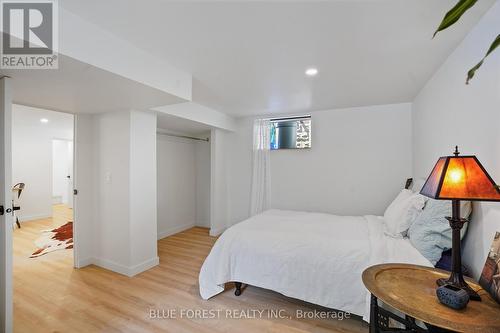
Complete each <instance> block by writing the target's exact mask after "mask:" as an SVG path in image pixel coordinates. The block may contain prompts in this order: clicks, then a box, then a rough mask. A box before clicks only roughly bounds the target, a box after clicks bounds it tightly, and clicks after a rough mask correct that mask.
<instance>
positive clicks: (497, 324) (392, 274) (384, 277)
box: [363, 264, 500, 333]
mask: <svg viewBox="0 0 500 333" xmlns="http://www.w3.org/2000/svg"><path fill="white" fill-rule="evenodd" d="M449 275H450V273H449V272H446V271H443V270H440V269H435V268H430V267H424V266H416V265H408V264H382V265H375V266H372V267H369V268H367V269H366V270H365V271H364V272H363V283H364V284H365V286H366V288H367V289H368V290H369V291H370V292H371V293H372V294H373V295H375V296H376V297H377V298H378V299H380V300H381V301H382V302H384V303H386V304H387V305H390V306H392V307H393V308H395V309H397V310H399V311H401V312H403V313H405V314H407V315H409V316H411V317H413V318H415V319H418V320H421V321H423V322H425V323H428V324H431V325H434V326H437V327H441V328H445V329H448V330H452V331H456V332H468V333H475V332H477V333H490V332H491V333H498V332H500V305H499V304H498V303H497V302H496V301H495V300H493V298H491V296H490V295H489V294H488V293H487V292H486V291H485V290H483V289H482V288H481V287H480V286H479V285H478V284H477V283H475V282H474V281H472V280H471V279H469V278H466V280H467V283H469V285H470V287H471V288H472V289H474V290H475V291H477V292H478V294H479V295H480V296H481V299H482V301H481V302H478V301H470V302H469V304H467V307H466V308H465V309H462V310H454V309H451V308H449V307H446V306H444V305H443V304H441V303H440V302H439V300H438V299H437V296H436V289H437V284H436V280H437V279H439V278H443V277H448V276H449Z"/></svg>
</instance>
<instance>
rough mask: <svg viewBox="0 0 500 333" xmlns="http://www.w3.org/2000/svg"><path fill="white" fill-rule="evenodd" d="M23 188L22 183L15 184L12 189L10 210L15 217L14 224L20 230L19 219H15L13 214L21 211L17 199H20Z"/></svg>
mask: <svg viewBox="0 0 500 333" xmlns="http://www.w3.org/2000/svg"><path fill="white" fill-rule="evenodd" d="M24 187H25V184H24V183H17V184H16V185H14V186H13V187H12V192H13V193H12V210H13V211H14V214H15V216H16V224H17V227H18V228H21V223H19V218H18V217H17V214H16V213H15V212H16V211H17V210H20V209H21V206H19V202H18V201H19V198H20V197H21V193H22V192H23V190H24Z"/></svg>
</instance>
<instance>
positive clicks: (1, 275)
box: [0, 77, 12, 333]
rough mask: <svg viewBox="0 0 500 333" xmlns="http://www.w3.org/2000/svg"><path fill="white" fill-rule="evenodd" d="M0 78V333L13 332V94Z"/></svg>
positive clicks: (7, 83)
mask: <svg viewBox="0 0 500 333" xmlns="http://www.w3.org/2000/svg"><path fill="white" fill-rule="evenodd" d="M11 83H12V82H11V79H10V78H7V77H3V78H0V206H3V211H2V209H0V332H7V333H9V332H12V189H11V186H12V176H11V171H12V170H11V169H12V151H11V127H12V119H11V116H12V91H11Z"/></svg>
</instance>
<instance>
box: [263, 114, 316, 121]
mask: <svg viewBox="0 0 500 333" xmlns="http://www.w3.org/2000/svg"><path fill="white" fill-rule="evenodd" d="M309 118H311V115H305V116H296V117H280V118H269V119H267V120H270V121H280V120H298V119H309Z"/></svg>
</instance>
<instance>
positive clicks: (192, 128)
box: [156, 112, 211, 137]
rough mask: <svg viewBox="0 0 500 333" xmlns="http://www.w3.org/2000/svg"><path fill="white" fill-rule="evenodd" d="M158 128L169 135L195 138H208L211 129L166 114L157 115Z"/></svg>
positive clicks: (159, 113)
mask: <svg viewBox="0 0 500 333" xmlns="http://www.w3.org/2000/svg"><path fill="white" fill-rule="evenodd" d="M156 127H157V128H159V129H162V130H166V131H167V132H169V133H174V134H183V135H192V136H195V137H203V136H206V134H207V132H210V129H211V127H210V126H208V125H205V124H202V123H198V122H195V121H191V120H187V119H184V118H179V117H176V116H172V115H169V114H166V113H161V112H158V113H157V124H156Z"/></svg>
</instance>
